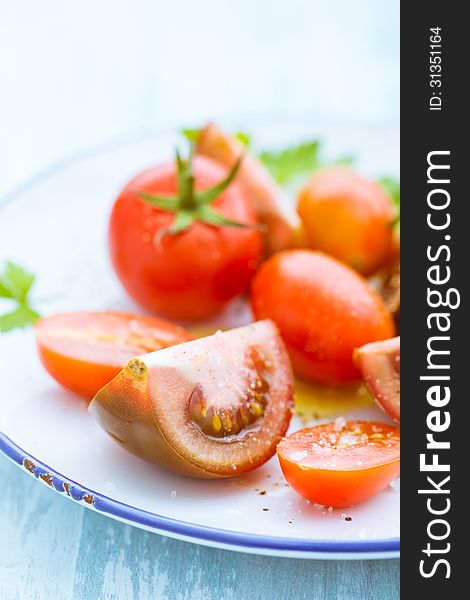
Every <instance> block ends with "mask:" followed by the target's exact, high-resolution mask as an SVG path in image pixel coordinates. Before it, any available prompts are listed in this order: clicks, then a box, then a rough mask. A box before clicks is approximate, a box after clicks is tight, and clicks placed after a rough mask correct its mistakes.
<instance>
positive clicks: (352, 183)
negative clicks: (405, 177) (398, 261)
mask: <svg viewBox="0 0 470 600" xmlns="http://www.w3.org/2000/svg"><path fill="white" fill-rule="evenodd" d="M297 212H298V214H299V216H300V218H301V220H302V223H303V225H304V228H305V233H306V236H307V239H308V243H309V246H310V247H311V248H312V249H314V250H321V251H322V252H326V253H327V254H330V255H331V256H334V257H335V258H337V259H339V260H341V261H343V262H345V263H347V264H348V265H350V266H351V267H353V268H354V269H356V270H357V271H359V272H360V273H362V274H363V275H370V274H371V273H373V272H374V271H376V270H377V269H378V268H379V267H381V266H382V264H383V263H384V262H385V261H386V260H387V258H388V256H389V255H390V251H391V246H392V243H393V224H394V220H395V211H394V208H393V205H392V201H391V198H390V197H389V195H388V194H387V192H386V191H385V189H384V188H383V187H382V186H380V185H379V184H378V183H377V182H375V181H371V180H368V179H365V178H364V177H361V176H360V175H359V174H357V173H355V172H354V171H353V170H351V169H349V168H346V167H331V168H327V169H324V170H321V171H319V172H318V173H316V174H315V175H313V177H312V178H311V179H310V180H309V181H308V182H307V183H306V184H305V185H304V187H303V188H302V190H301V191H300V193H299V197H298V203H297Z"/></svg>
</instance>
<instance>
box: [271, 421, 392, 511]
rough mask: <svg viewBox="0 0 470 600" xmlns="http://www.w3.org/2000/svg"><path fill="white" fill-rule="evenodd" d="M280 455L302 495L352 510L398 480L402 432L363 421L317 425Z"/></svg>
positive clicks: (281, 449)
mask: <svg viewBox="0 0 470 600" xmlns="http://www.w3.org/2000/svg"><path fill="white" fill-rule="evenodd" d="M277 455H278V458H279V462H280V464H281V469H282V472H283V473H284V476H285V478H286V479H287V481H288V482H289V483H290V485H291V486H292V487H293V488H294V490H295V491H296V492H298V493H299V494H300V495H301V496H303V497H304V498H306V499H307V500H310V501H311V502H316V503H318V504H323V505H324V506H333V507H335V508H340V507H344V506H351V505H353V504H357V503H358V502H362V501H363V500H367V499H368V498H370V497H371V496H374V495H375V494H377V493H378V492H380V491H382V490H383V489H385V488H386V487H387V485H388V484H389V483H390V481H392V479H394V478H395V477H397V476H398V475H399V473H400V429H399V428H398V427H394V426H392V425H386V424H385V423H373V422H370V423H367V422H363V421H352V422H349V423H347V422H345V423H344V424H343V425H340V426H338V425H336V424H335V423H328V424H326V425H317V426H316V427H310V428H307V429H301V430H300V431H296V432H295V433H293V434H292V435H290V436H289V437H287V438H284V439H283V440H282V442H281V443H280V444H279V445H278V447H277Z"/></svg>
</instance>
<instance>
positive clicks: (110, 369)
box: [35, 312, 192, 400]
mask: <svg viewBox="0 0 470 600" xmlns="http://www.w3.org/2000/svg"><path fill="white" fill-rule="evenodd" d="M35 332H36V341H37V346H38V351H39V356H40V358H41V361H42V363H43V365H44V367H45V368H46V370H47V371H48V373H49V374H50V375H52V377H54V379H56V380H57V381H58V382H59V383H60V384H62V385H63V386H64V387H66V388H68V389H70V390H72V391H73V392H76V393H78V394H80V395H82V396H84V397H85V398H87V399H88V400H91V398H93V396H94V395H95V394H96V392H97V391H98V390H99V389H101V388H102V387H103V386H104V385H106V384H107V383H108V382H109V381H111V379H113V377H115V376H116V375H117V374H118V373H119V371H120V370H121V369H122V368H123V367H124V366H125V365H126V363H127V362H128V361H129V360H130V359H131V358H133V357H134V356H139V355H140V354H147V353H148V352H151V351H154V350H159V349H160V348H166V347H167V346H171V345H173V344H180V343H181V342H186V341H188V340H190V339H192V337H191V336H190V335H189V333H187V332H186V331H185V330H184V329H183V328H182V327H178V326H177V325H174V324H173V323H169V322H168V321H164V320H162V319H157V318H154V317H143V316H139V315H133V314H129V313H121V312H102V313H100V312H96V313H70V314H61V315H55V316H53V317H47V318H44V319H40V320H39V321H38V322H37V323H36V325H35Z"/></svg>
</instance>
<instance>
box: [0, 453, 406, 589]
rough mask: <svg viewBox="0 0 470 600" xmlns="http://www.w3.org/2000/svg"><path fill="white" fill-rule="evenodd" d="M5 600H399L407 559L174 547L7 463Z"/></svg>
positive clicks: (2, 537) (2, 518) (0, 511)
mask: <svg viewBox="0 0 470 600" xmlns="http://www.w3.org/2000/svg"><path fill="white" fill-rule="evenodd" d="M0 490H1V494H0V599H1V600H30V599H31V600H48V599H49V598H50V599H53V600H72V599H74V600H114V599H116V600H146V599H147V598H148V599H152V600H167V599H168V600H186V599H188V600H189V599H190V600H200V599H201V600H202V599H203V600H212V599H214V600H215V599H217V600H231V599H233V600H264V599H266V600H268V599H269V600H274V599H275V600H278V599H279V600H289V599H293V600H302V599H305V600H307V599H308V600H330V599H331V600H369V599H370V600H372V599H373V600H397V599H398V598H399V564H398V560H384V561H354V562H344V561H310V560H291V559H281V558H268V557H262V556H252V555H248V554H239V553H235V552H226V551H222V550H215V549H212V548H204V547H202V546H196V545H194V544H188V543H185V542H178V541H175V540H170V539H167V538H164V537H161V536H159V535H155V534H152V533H148V532H145V531H141V530H139V529H136V528H134V527H130V526H127V525H123V524H121V523H118V522H116V521H113V520H111V519H109V518H107V517H104V516H101V515H98V514H96V513H93V512H92V511H90V510H87V509H86V508H84V507H82V506H78V505H77V504H75V503H73V502H71V501H70V500H67V499H66V498H63V497H61V496H59V495H58V494H55V493H54V492H52V491H51V490H49V489H47V488H46V487H45V486H43V485H40V484H39V483H38V482H36V481H34V480H33V479H32V478H30V477H28V476H27V474H25V473H22V472H20V470H19V469H18V468H17V467H16V466H14V465H13V464H11V463H10V462H9V461H8V460H7V459H6V458H5V457H4V456H3V455H0Z"/></svg>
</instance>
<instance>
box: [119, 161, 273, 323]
mask: <svg viewBox="0 0 470 600" xmlns="http://www.w3.org/2000/svg"><path fill="white" fill-rule="evenodd" d="M242 159H243V157H240V159H239V160H238V161H237V163H236V164H235V165H234V167H233V168H232V169H231V171H230V172H229V173H228V174H227V172H226V170H225V169H224V168H223V167H221V166H220V165H219V164H217V163H215V162H214V161H212V160H211V159H209V158H206V157H202V156H195V157H194V158H193V156H192V151H191V153H190V155H189V158H188V159H186V160H185V159H183V158H181V156H180V155H179V153H177V158H176V162H170V163H167V164H162V165H159V166H156V167H153V168H151V169H149V170H147V171H145V172H143V173H141V174H140V175H138V176H137V177H135V178H134V179H133V180H132V181H130V182H129V183H128V184H127V185H126V187H125V188H124V189H123V190H122V192H121V193H120V194H119V196H118V198H117V200H116V202H115V203H114V206H113V209H112V212H111V218H110V223H109V249H110V253H111V259H112V263H113V265H114V269H115V271H116V273H117V275H118V277H119V279H120V280H121V282H122V284H123V285H124V287H125V288H126V290H127V291H128V293H129V294H130V295H131V296H132V297H133V298H134V299H135V300H137V302H139V303H140V304H141V305H142V306H144V307H145V308H147V309H149V310H151V311H153V312H156V313H158V314H161V315H164V316H166V317H170V318H172V319H176V320H181V321H186V320H192V319H202V318H205V317H210V316H212V315H214V314H215V313H217V312H218V311H220V310H221V309H222V308H223V307H224V306H225V305H226V304H227V303H228V302H229V301H230V300H232V299H233V298H235V297H236V296H239V295H241V294H242V293H243V292H245V291H246V289H247V287H248V285H249V283H250V280H251V278H252V276H253V274H254V273H255V271H256V269H257V267H258V264H259V261H260V259H261V256H262V236H261V232H260V228H259V225H258V224H257V221H256V217H255V214H254V211H253V208H252V207H251V203H250V202H249V200H248V199H247V197H246V195H244V194H243V193H242V191H241V189H240V188H239V187H238V184H237V183H236V182H234V181H233V180H234V178H235V176H236V174H237V172H238V169H239V167H240V163H241V160H242Z"/></svg>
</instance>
